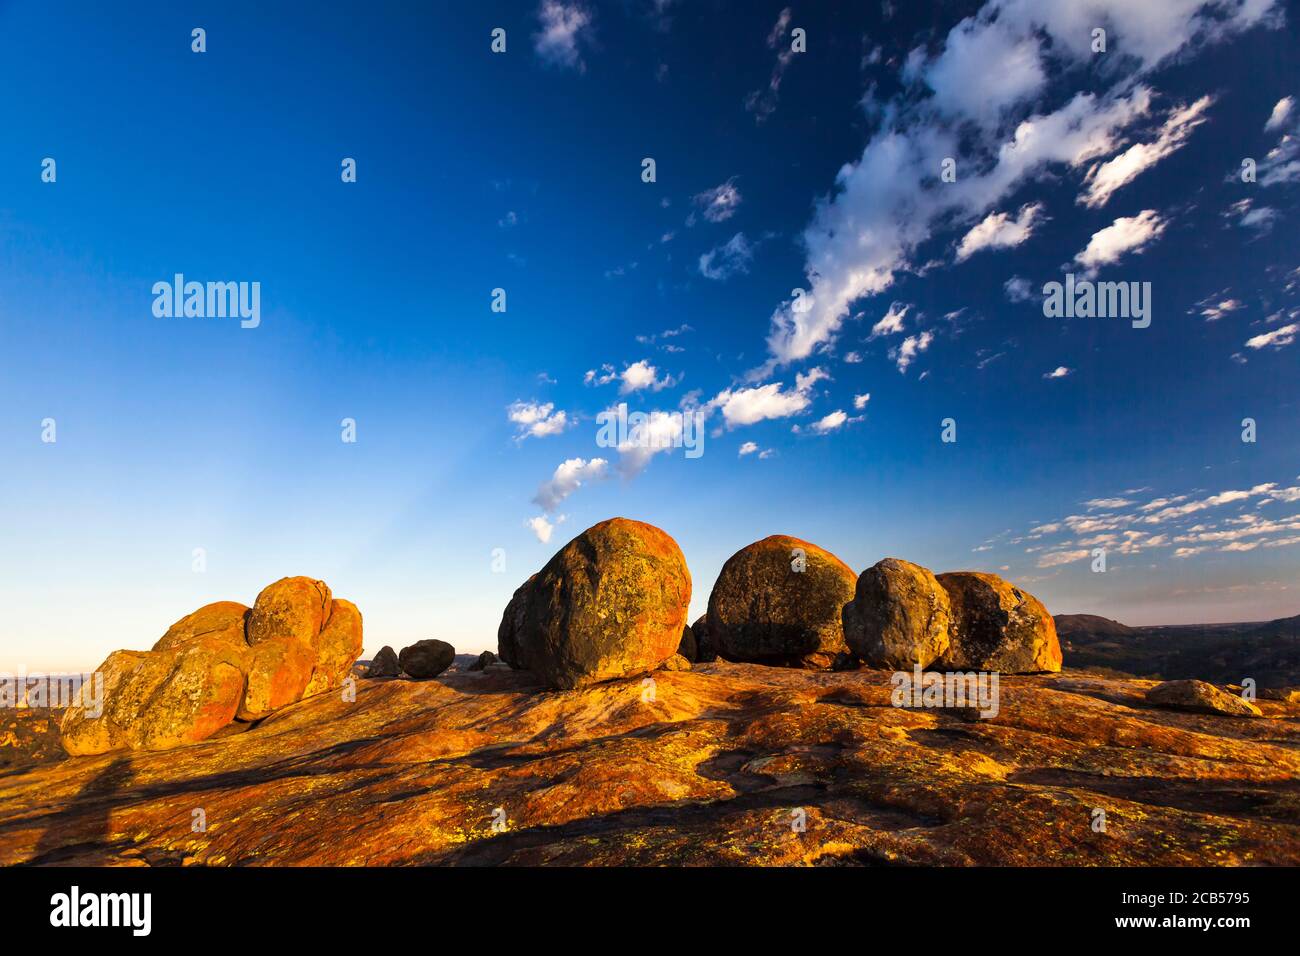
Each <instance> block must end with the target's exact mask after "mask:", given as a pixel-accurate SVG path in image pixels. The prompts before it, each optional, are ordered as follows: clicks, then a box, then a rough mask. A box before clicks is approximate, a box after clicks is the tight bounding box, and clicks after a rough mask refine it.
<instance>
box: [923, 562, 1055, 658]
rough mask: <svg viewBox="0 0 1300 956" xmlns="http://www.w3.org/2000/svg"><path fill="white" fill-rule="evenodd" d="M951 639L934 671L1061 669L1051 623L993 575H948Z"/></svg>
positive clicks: (1030, 599)
mask: <svg viewBox="0 0 1300 956" xmlns="http://www.w3.org/2000/svg"><path fill="white" fill-rule="evenodd" d="M937 580H938V582H939V583H940V584H941V585H943V588H944V590H945V591H947V592H948V600H949V602H950V603H951V605H952V628H951V634H952V640H951V642H950V643H949V645H948V650H947V651H946V652H945V653H944V655H943V656H942V657H941V658H940V659H939V660H938V661H937V662H936V663H935V665H934V669H935V670H949V671H952V670H961V671H970V670H976V671H999V672H1001V673H1005V674H1035V673H1042V672H1049V671H1059V670H1060V669H1061V645H1060V643H1059V642H1058V641H1057V638H1056V623H1055V622H1054V621H1053V620H1052V616H1051V615H1050V614H1048V613H1047V608H1045V607H1043V604H1042V602H1041V601H1039V600H1038V598H1036V597H1034V596H1033V595H1032V594H1030V593H1029V592H1028V591H1023V590H1021V589H1020V588H1018V587H1016V586H1014V585H1013V584H1011V583H1010V582H1008V581H1004V580H1003V579H1002V578H1000V577H998V576H997V575H996V574H984V573H982V572H979V571H951V572H949V573H947V574H940V575H939V576H938V578H937Z"/></svg>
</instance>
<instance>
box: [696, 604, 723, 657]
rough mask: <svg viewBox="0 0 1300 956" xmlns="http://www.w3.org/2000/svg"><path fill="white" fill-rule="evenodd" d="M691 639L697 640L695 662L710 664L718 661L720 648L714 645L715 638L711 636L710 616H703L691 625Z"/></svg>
mask: <svg viewBox="0 0 1300 956" xmlns="http://www.w3.org/2000/svg"><path fill="white" fill-rule="evenodd" d="M691 637H693V638H694V639H695V660H694V662H693V663H696V664H708V663H711V662H712V661H716V660H717V659H718V648H717V647H716V646H715V645H714V643H713V638H712V637H710V636H709V616H708V615H707V614H701V615H700V616H699V618H698V619H697V620H696V621H695V623H694V624H692V625H691Z"/></svg>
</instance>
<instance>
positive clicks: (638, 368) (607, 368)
mask: <svg viewBox="0 0 1300 956" xmlns="http://www.w3.org/2000/svg"><path fill="white" fill-rule="evenodd" d="M678 381H679V379H676V378H674V377H673V376H671V375H669V374H667V373H664V374H663V375H662V376H661V375H660V374H659V369H658V368H657V367H656V366H654V365H651V364H650V362H649V361H648V360H647V359H640V360H639V361H636V362H632V363H631V364H629V365H626V366H624V367H623V371H621V372H616V371H615V370H614V366H612V365H610V364H609V363H608V362H606V363H605V364H603V365H601V367H600V371H596V369H594V368H593V369H587V373H586V374H585V375H583V377H582V383H583V384H584V385H608V384H610V383H611V382H618V383H619V385H618V392H619V394H620V395H630V394H631V393H632V392H637V391H640V390H641V389H644V388H648V389H650V390H651V391H653V392H660V391H663V390H664V389H665V388H672V387H673V386H674V385H676V384H677V382H678Z"/></svg>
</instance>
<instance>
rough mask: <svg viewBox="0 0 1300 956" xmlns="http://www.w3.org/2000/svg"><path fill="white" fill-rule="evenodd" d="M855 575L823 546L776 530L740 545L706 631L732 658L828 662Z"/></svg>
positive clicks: (839, 639) (839, 643)
mask: <svg viewBox="0 0 1300 956" xmlns="http://www.w3.org/2000/svg"><path fill="white" fill-rule="evenodd" d="M856 583H857V575H856V574H854V573H853V571H852V569H851V568H849V566H848V565H847V564H845V563H844V562H843V561H841V560H840V559H839V558H837V557H836V556H835V555H833V554H831V553H830V552H829V551H826V550H824V549H822V548H819V547H817V545H815V544H812V543H810V542H808V541H803V540H801V539H799V538H791V537H789V536H787V535H772V536H770V537H767V538H764V539H763V540H762V541H756V542H754V543H753V544H751V545H749V546H748V547H745V548H742V549H741V550H740V551H737V552H736V553H735V554H733V555H732V556H731V557H730V558H728V559H727V563H726V564H724V565H723V566H722V572H721V573H720V574H719V575H718V580H717V582H716V583H715V584H714V585H713V592H712V593H711V594H710V595H709V612H708V628H707V630H708V636H709V639H710V641H711V642H712V644H713V647H714V648H715V649H716V650H717V653H718V654H719V655H720V656H722V657H724V658H726V659H727V660H731V661H754V662H759V663H766V664H779V665H792V666H804V667H814V668H827V667H830V665H831V662H832V661H833V660H834V658H835V655H836V654H839V653H841V652H843V651H845V650H847V647H846V645H845V643H844V625H843V623H842V620H841V613H842V611H843V609H844V605H845V604H846V603H848V602H849V601H850V600H851V599H852V598H853V589H854V585H855V584H856Z"/></svg>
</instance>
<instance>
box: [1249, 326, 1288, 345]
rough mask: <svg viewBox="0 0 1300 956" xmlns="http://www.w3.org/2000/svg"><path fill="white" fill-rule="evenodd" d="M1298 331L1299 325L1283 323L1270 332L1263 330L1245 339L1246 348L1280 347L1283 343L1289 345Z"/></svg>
mask: <svg viewBox="0 0 1300 956" xmlns="http://www.w3.org/2000/svg"><path fill="white" fill-rule="evenodd" d="M1297 332H1300V325H1284V326H1282V327H1281V328H1279V329H1274V330H1273V331H1272V332H1263V333H1261V334H1259V335H1256V336H1255V337H1254V338H1250V339H1247V340H1246V348H1249V349H1262V348H1275V349H1280V348H1282V346H1284V345H1290V344H1291V343H1292V342H1294V341H1295V339H1296V333H1297Z"/></svg>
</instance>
